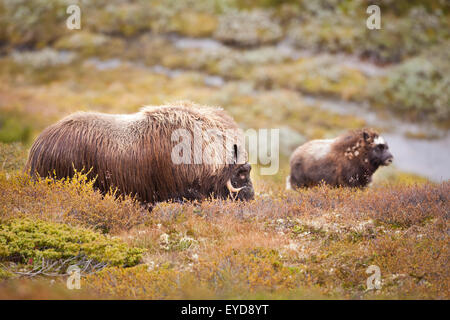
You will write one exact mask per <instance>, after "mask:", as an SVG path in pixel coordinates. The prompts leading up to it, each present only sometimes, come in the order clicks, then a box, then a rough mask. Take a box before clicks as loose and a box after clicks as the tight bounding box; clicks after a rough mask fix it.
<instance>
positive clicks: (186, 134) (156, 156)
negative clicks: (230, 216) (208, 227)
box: [26, 102, 254, 203]
mask: <svg viewBox="0 0 450 320" xmlns="http://www.w3.org/2000/svg"><path fill="white" fill-rule="evenodd" d="M207 133H208V134H209V135H208V134H207ZM241 134H242V132H241V131H240V130H238V127H237V125H236V123H235V122H234V120H233V119H232V118H231V117H229V116H228V115H227V114H226V113H225V112H224V111H223V110H222V109H220V108H211V107H201V106H198V105H194V104H192V103H187V102H181V103H178V104H176V105H166V106H155V107H145V108H143V109H142V110H141V111H140V112H138V113H135V114H130V115H114V114H103V113H91V112H79V113H75V114H72V115H70V116H68V117H66V118H64V119H62V120H61V121H59V122H57V123H56V124H54V125H52V126H50V127H48V128H47V129H45V130H44V131H43V132H42V133H41V135H40V136H39V137H38V138H37V139H36V141H35V142H34V144H33V146H32V147H31V150H30V153H29V157H28V162H27V165H26V170H28V171H29V172H30V173H31V174H32V175H36V174H38V175H39V176H52V177H56V178H65V177H71V176H72V175H73V174H74V169H76V170H77V171H81V170H83V169H84V170H86V171H87V170H91V171H90V173H89V177H90V178H95V177H96V178H97V179H96V181H95V187H96V188H98V189H99V190H101V191H102V192H103V193H105V192H107V191H108V190H109V189H110V188H117V189H118V192H119V194H132V195H136V196H137V197H138V199H139V200H141V201H143V202H148V203H154V202H158V201H164V200H169V199H172V200H182V199H188V200H194V199H196V200H202V199H205V198H207V197H210V196H212V197H219V198H227V197H231V198H233V199H240V200H249V199H252V198H253V197H254V191H253V185H252V182H251V180H250V170H251V166H250V164H248V163H247V153H246V152H245V149H244V144H243V141H244V140H242V137H241V136H240V135H241ZM230 141H231V144H230Z"/></svg>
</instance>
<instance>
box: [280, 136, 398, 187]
mask: <svg viewBox="0 0 450 320" xmlns="http://www.w3.org/2000/svg"><path fill="white" fill-rule="evenodd" d="M392 160H393V156H392V154H391V153H390V152H389V148H388V145H387V143H386V141H384V139H383V137H381V136H379V135H378V133H376V132H375V131H373V130H371V129H364V130H355V131H350V132H347V133H345V134H342V135H340V136H338V137H337V138H335V139H330V140H312V141H309V142H307V143H305V144H304V145H302V146H300V147H298V148H297V149H296V150H295V151H294V153H293V154H292V156H291V160H290V165H291V175H290V176H289V177H288V178H287V188H288V189H289V188H290V187H293V188H301V187H311V186H314V185H317V184H319V183H321V182H322V181H323V182H325V183H326V184H329V185H332V186H345V187H365V186H366V185H367V184H369V183H370V181H371V179H372V175H373V174H374V172H375V171H376V170H377V169H378V167H379V166H387V165H389V164H391V163H392Z"/></svg>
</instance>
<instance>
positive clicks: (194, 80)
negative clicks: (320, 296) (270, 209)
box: [0, 0, 450, 184]
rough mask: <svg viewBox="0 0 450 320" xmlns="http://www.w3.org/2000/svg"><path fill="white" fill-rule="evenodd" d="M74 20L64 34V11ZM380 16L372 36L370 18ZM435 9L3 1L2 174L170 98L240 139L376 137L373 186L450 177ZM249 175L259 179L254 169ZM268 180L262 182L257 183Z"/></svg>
mask: <svg viewBox="0 0 450 320" xmlns="http://www.w3.org/2000/svg"><path fill="white" fill-rule="evenodd" d="M71 4H76V5H78V6H79V7H80V9H81V29H80V30H70V29H68V28H67V27H66V20H67V18H68V17H69V16H70V14H68V13H66V9H67V7H68V6H69V5H71ZM370 4H377V5H379V6H380V8H381V29H380V30H376V29H375V30H369V29H368V28H367V27H366V20H367V18H368V17H369V14H367V13H366V9H367V7H368V6H369V5H370ZM449 7H450V4H449V2H448V1H445V0H430V1H420V0H415V1H406V0H386V1H364V0H355V1H350V0H343V1H338V0H319V1H306V0H295V1H294V0H292V1H290V0H286V1H282V0H243V1H238V0H195V1H179V0H159V1H143V0H96V1H94V0H84V1H83V0H79V1H76V0H71V1H68V0H33V1H27V0H0V167H1V168H2V169H4V170H21V169H22V167H23V165H24V163H25V161H26V156H27V150H28V148H29V146H30V145H31V143H32V141H33V139H34V138H35V137H36V136H37V135H38V134H39V133H40V131H41V130H43V129H44V128H45V127H46V126H48V125H49V124H51V123H53V122H55V121H57V120H58V119H60V118H62V117H63V116H66V115H68V114H69V113H72V112H74V111H79V110H95V111H100V112H108V113H132V112H136V111H138V110H139V109H140V108H141V107H142V106H144V105H159V104H163V103H165V102H174V101H177V100H192V101H194V102H196V103H199V104H205V105H216V106H221V107H223V108H225V109H226V110H227V111H228V112H229V113H230V114H231V115H232V116H233V117H234V118H235V120H236V121H237V122H238V123H239V125H240V126H241V127H242V128H243V129H247V128H253V129H258V128H269V129H270V128H279V129H280V157H281V159H280V160H281V163H280V170H279V173H278V174H277V175H275V176H268V177H264V181H265V182H263V180H262V179H260V178H259V177H254V179H256V181H257V184H258V183H276V184H282V183H283V184H284V180H285V177H286V175H287V174H288V159H289V156H290V153H291V152H292V151H293V150H294V149H295V148H296V147H297V146H298V145H300V144H302V143H304V142H306V141H307V140H309V139H316V138H330V137H334V136H336V135H337V134H340V133H342V132H344V131H346V130H348V129H355V128H361V127H373V128H376V129H378V130H379V131H380V132H381V133H382V134H383V135H384V136H385V138H386V140H387V142H388V144H389V146H390V148H391V150H392V153H393V154H394V157H395V160H394V165H393V166H392V167H389V168H383V169H381V170H379V171H378V172H377V173H376V175H375V177H374V181H375V182H374V183H380V182H381V181H389V182H394V183H395V182H402V183H403V182H405V181H423V180H431V181H442V180H447V179H449V178H450V166H449V164H450V151H449V150H450V135H449V130H448V129H449V127H450V65H449V61H450V59H449V56H450V45H449V43H450V42H449V31H450V28H449V24H450V19H449V14H450V13H449ZM253 172H254V174H255V175H256V174H257V170H254V171H253ZM267 181H268V182H267Z"/></svg>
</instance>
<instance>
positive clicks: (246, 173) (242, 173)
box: [227, 163, 255, 200]
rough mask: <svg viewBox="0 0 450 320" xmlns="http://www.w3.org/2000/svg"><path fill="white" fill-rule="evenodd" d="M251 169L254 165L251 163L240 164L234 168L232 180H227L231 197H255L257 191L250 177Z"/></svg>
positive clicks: (245, 198)
mask: <svg viewBox="0 0 450 320" xmlns="http://www.w3.org/2000/svg"><path fill="white" fill-rule="evenodd" d="M251 170H252V166H251V165H250V164H249V163H245V164H242V165H239V166H237V167H236V168H235V169H234V171H233V173H232V175H231V178H230V180H228V182H227V189H228V190H227V191H228V192H229V194H230V197H231V198H233V199H239V200H252V199H254V197H255V191H254V190H253V184H252V181H251V179H250V171H251Z"/></svg>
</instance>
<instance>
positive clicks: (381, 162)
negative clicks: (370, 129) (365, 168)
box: [363, 131, 394, 168]
mask: <svg viewBox="0 0 450 320" xmlns="http://www.w3.org/2000/svg"><path fill="white" fill-rule="evenodd" d="M363 136H364V140H365V141H366V142H368V143H369V152H368V161H369V163H370V164H371V165H372V166H373V167H375V168H378V167H379V166H388V165H390V164H391V163H392V161H393V160H394V156H393V155H392V154H391V153H390V152H389V146H388V144H387V143H386V141H385V140H384V138H383V137H382V136H379V135H375V136H374V137H371V135H370V134H368V133H367V132H366V131H364V132H363Z"/></svg>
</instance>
